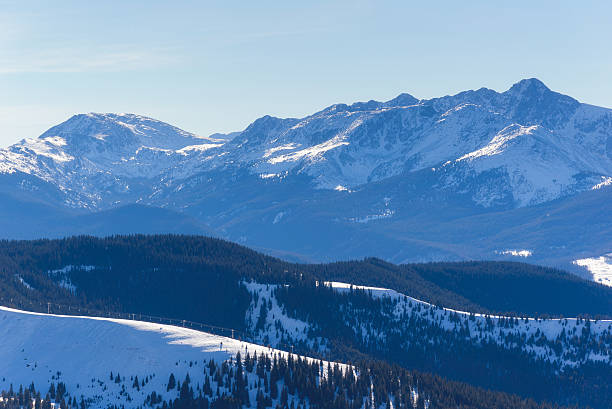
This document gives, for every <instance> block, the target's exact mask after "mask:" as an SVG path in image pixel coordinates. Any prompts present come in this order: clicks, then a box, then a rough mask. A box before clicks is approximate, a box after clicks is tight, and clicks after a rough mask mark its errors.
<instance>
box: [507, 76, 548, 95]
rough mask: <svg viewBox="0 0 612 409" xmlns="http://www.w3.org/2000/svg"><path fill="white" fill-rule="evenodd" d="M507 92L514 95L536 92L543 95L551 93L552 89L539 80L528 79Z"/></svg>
mask: <svg viewBox="0 0 612 409" xmlns="http://www.w3.org/2000/svg"><path fill="white" fill-rule="evenodd" d="M507 92H508V93H512V94H525V93H534V92H535V93H543V92H550V88H548V87H547V86H546V85H545V84H544V83H543V82H542V81H540V80H539V79H537V78H526V79H523V80H520V81H519V82H517V83H516V84H514V85H512V87H511V88H510V89H509V90H508V91H507Z"/></svg>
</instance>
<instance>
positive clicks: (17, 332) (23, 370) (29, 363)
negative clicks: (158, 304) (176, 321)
mask: <svg viewBox="0 0 612 409" xmlns="http://www.w3.org/2000/svg"><path fill="white" fill-rule="evenodd" d="M0 338H1V339H2V343H1V345H0V361H1V362H2V366H1V368H0V389H3V390H8V389H9V386H10V384H13V385H14V387H18V386H19V385H20V384H21V385H24V386H28V385H30V383H32V382H33V383H34V385H35V387H36V389H38V390H41V391H43V392H44V391H46V390H48V388H49V386H50V384H51V383H54V384H56V385H57V384H58V383H59V382H63V383H64V384H65V385H66V387H67V390H68V392H69V394H70V396H71V397H75V398H76V399H77V400H78V401H80V399H81V397H83V398H84V400H85V401H86V402H88V403H89V404H90V405H91V406H90V407H99V408H105V407H109V406H110V405H115V404H118V405H119V406H122V405H123V406H124V407H126V408H129V407H142V406H143V404H144V402H145V399H146V397H147V396H148V395H149V394H151V393H152V392H156V393H157V394H161V395H162V399H163V400H167V399H175V398H176V397H177V396H178V390H176V389H172V390H170V391H167V383H168V380H169V376H170V374H173V375H174V376H175V378H176V379H177V381H180V380H183V379H185V377H186V375H187V374H189V377H190V379H191V382H192V387H193V388H194V390H197V388H198V387H201V386H202V385H203V384H204V376H205V372H206V371H205V370H204V368H205V367H206V365H207V364H208V362H210V361H211V360H214V361H215V362H216V363H217V364H220V363H222V362H224V361H227V360H229V359H230V358H234V357H235V356H236V354H237V353H238V352H240V353H241V354H242V356H243V357H244V356H245V355H246V353H247V351H248V352H249V353H250V354H251V355H252V354H253V353H255V352H257V353H258V354H261V353H263V354H267V355H271V354H281V355H283V356H285V357H286V356H287V353H286V352H282V351H277V350H273V349H270V348H267V347H262V346H258V345H255V344H250V343H246V342H240V341H238V340H235V339H231V338H226V337H221V336H217V335H212V334H208V333H204V332H199V331H195V330H192V329H187V328H181V327H175V326H171V325H163V324H155V323H149V322H141V321H131V320H121V319H110V318H96V317H75V316H58V315H48V314H39V313H30V312H25V311H20V310H14V309H10V308H6V307H0ZM341 367H344V366H341ZM111 372H112V373H113V374H114V375H113V377H116V376H117V375H119V376H120V377H121V380H120V381H119V382H116V381H115V380H111V379H110V376H111V375H110V374H111ZM253 375H254V374H253ZM249 376H250V374H249ZM136 377H138V379H139V381H140V382H142V383H143V384H142V386H139V387H138V388H135V387H133V386H132V385H133V384H134V379H135V378H136ZM145 379H146V382H143V381H145ZM140 382H139V384H140ZM212 382H213V384H212V386H213V388H214V387H215V381H214V379H213V381H212ZM252 382H254V379H249V384H250V383H252ZM221 389H222V391H221V392H223V386H221ZM255 393H256V390H252V391H251V394H252V396H251V397H250V399H251V402H255ZM43 397H44V396H43Z"/></svg>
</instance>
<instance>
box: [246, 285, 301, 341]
mask: <svg viewBox="0 0 612 409" xmlns="http://www.w3.org/2000/svg"><path fill="white" fill-rule="evenodd" d="M244 284H245V285H246V287H247V289H248V290H249V292H250V293H251V294H252V295H257V303H255V302H251V305H250V306H249V308H248V310H247V314H246V322H247V324H248V325H249V327H250V328H251V329H255V326H256V324H257V321H258V318H259V313H260V311H261V307H262V304H263V303H264V302H269V303H271V307H272V308H271V309H270V310H269V311H268V315H267V317H266V322H265V324H264V328H263V329H261V331H260V335H259V336H260V339H259V340H258V342H259V341H261V342H262V343H265V344H276V343H279V342H283V340H284V338H286V337H287V336H290V337H291V338H292V339H294V340H297V341H306V340H307V335H308V334H307V332H306V331H307V329H308V327H309V325H308V324H307V323H306V322H304V321H300V320H297V319H295V318H291V317H289V316H288V315H287V314H286V313H285V312H284V311H283V309H282V308H281V306H280V305H279V304H278V301H277V300H276V297H274V295H273V291H274V290H275V289H276V288H277V287H278V286H277V285H270V284H259V283H256V282H248V283H246V282H245V283H244ZM254 299H255V298H253V300H254ZM277 321H278V322H279V323H280V324H281V325H282V328H283V329H284V330H285V332H286V333H281V332H279V331H278V326H277V325H276V323H277Z"/></svg>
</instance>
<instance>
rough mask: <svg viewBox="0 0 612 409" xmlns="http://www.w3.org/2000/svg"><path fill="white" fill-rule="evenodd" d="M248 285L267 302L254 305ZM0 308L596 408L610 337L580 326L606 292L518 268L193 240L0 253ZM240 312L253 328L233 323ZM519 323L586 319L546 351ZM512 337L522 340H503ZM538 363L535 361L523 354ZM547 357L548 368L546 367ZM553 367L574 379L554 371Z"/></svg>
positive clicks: (74, 244) (60, 244) (134, 240)
mask: <svg viewBox="0 0 612 409" xmlns="http://www.w3.org/2000/svg"><path fill="white" fill-rule="evenodd" d="M322 281H341V282H347V283H352V284H356V285H369V286H376V287H386V288H392V289H395V290H397V291H399V292H400V293H403V294H407V295H409V296H412V297H414V298H416V299H420V300H424V301H427V302H430V303H433V304H435V305H438V306H444V307H450V308H454V309H459V310H465V311H469V312H472V313H484V314H492V313H504V314H509V315H511V316H514V317H515V318H513V319H502V320H498V321H494V322H489V321H491V320H490V319H489V318H487V320H486V325H485V326H484V327H481V326H480V324H478V325H477V326H474V325H473V322H472V321H473V318H474V317H473V314H472V315H469V316H468V315H464V316H458V315H457V314H451V315H449V316H447V317H446V318H442V317H441V316H440V315H439V314H438V313H439V312H441V311H443V310H442V309H441V308H438V307H431V308H430V307H427V308H425V307H422V306H416V307H415V309H412V306H411V307H407V304H401V305H399V306H398V304H397V302H396V303H395V304H394V303H393V302H392V301H386V300H381V299H373V298H372V297H371V295H368V294H362V293H361V292H353V291H351V292H350V293H349V294H344V295H343V294H337V293H336V292H335V291H333V290H331V289H329V288H327V287H325V286H321V285H320V284H321V282H322ZM252 283H259V284H258V285H263V286H264V287H266V285H267V286H268V287H269V289H268V290H266V291H267V292H265V293H262V292H260V293H256V292H255V293H254V292H253V285H252ZM258 299H261V300H262V302H260V303H259V304H258ZM313 301H314V302H313ZM0 302H2V303H4V304H5V305H11V306H18V307H21V308H24V309H35V310H42V311H46V308H47V306H46V304H45V303H46V302H54V303H58V304H63V305H65V306H66V305H68V306H72V307H81V308H84V307H87V308H93V309H97V310H101V311H107V312H111V311H112V312H129V313H142V314H149V315H156V316H161V317H166V318H177V319H183V320H191V321H196V322H201V323H205V324H208V325H216V326H221V327H226V328H233V329H236V330H239V331H241V332H243V333H245V334H249V336H251V340H253V341H261V343H264V344H266V345H268V344H270V345H276V346H278V347H282V345H287V344H289V345H295V347H296V351H299V352H301V353H304V354H310V355H312V356H317V357H324V358H329V359H332V360H342V361H353V362H354V361H355V360H371V359H376V360H378V361H377V362H380V363H381V364H383V363H385V362H386V363H385V365H386V364H387V363H388V364H399V365H401V366H402V367H404V368H407V369H416V370H420V371H422V372H426V373H435V374H438V375H442V376H445V377H447V378H450V379H453V380H456V381H460V382H468V383H470V384H472V385H478V386H481V387H486V388H490V389H496V390H503V391H505V392H510V393H518V394H520V395H521V396H522V397H524V398H535V399H537V400H538V401H553V402H556V403H558V404H563V405H565V404H580V405H592V406H593V407H595V408H598V409H599V408H602V409H603V408H606V407H607V405H609V404H612V401H610V399H609V396H611V395H610V394H609V392H610V387H609V386H608V385H610V384H612V379H611V378H610V371H609V365H610V362H609V358H605V357H609V356H610V345H611V344H612V331H611V330H610V328H604V327H601V325H600V324H601V323H600V324H597V321H593V322H594V324H593V327H596V326H597V325H599V327H598V328H599V330H598V331H599V332H598V333H595V332H594V330H592V329H591V321H590V320H589V319H591V320H592V319H601V318H604V317H610V316H612V289H610V288H608V287H605V286H602V285H599V284H596V283H592V282H588V281H585V280H582V279H580V278H578V277H576V276H574V275H571V274H569V273H565V272H563V271H559V270H554V269H550V268H543V267H537V266H531V265H528V264H522V263H509V262H465V263H430V264H407V265H399V266H398V265H393V264H390V263H386V262H384V261H381V260H378V259H364V260H362V261H352V262H338V263H331V264H312V265H309V264H295V263H288V262H285V261H282V260H280V259H277V258H274V257H270V256H266V255H263V254H261V253H258V252H255V251H253V250H250V249H248V248H245V247H243V246H240V245H237V244H234V243H230V242H227V241H223V240H218V239H211V238H205V237H199V236H176V235H159V236H142V235H136V236H113V237H108V238H94V237H89V236H84V237H72V238H66V239H60V240H36V241H2V242H0ZM273 303H277V306H276V307H273ZM254 306H256V307H254ZM275 308H276V309H275ZM398 308H399V310H398ZM416 308H418V310H417V309H416ZM254 309H256V311H254V312H255V316H254V317H253V318H254V321H253V320H249V319H246V318H245V317H246V316H247V315H249V314H250V313H251V312H252V311H253V310H254ZM73 311H74V310H73ZM275 311H276V312H275ZM397 311H400V313H399V315H398V314H397V313H396V312H397ZM52 312H53V311H52ZM56 312H62V313H66V312H67V311H66V310H62V311H56ZM274 314H281V315H283V314H285V316H286V317H289V318H290V319H297V320H300V321H301V322H304V323H306V324H307V331H306V330H305V331H304V334H306V335H307V336H308V338H307V339H308V340H310V341H304V339H303V338H300V337H299V334H297V335H296V334H295V333H294V334H290V333H289V332H287V328H285V327H284V324H283V322H282V320H281V317H279V316H275V315H274ZM525 316H538V317H550V316H564V317H568V316H569V317H572V316H581V317H583V318H585V317H586V318H588V319H587V320H584V319H582V320H579V321H578V322H579V323H578V324H575V325H574V324H572V325H573V326H572V325H570V326H567V328H565V324H563V325H564V329H563V332H562V333H561V334H559V335H558V336H556V337H552V338H547V337H546V336H544V333H543V332H541V331H540V330H538V331H537V333H535V332H529V331H531V330H529V329H528V328H527V327H525V325H527V324H524V323H523V319H520V318H521V317H525ZM266 320H267V321H266ZM480 321H483V322H484V319H482V320H480ZM532 321H533V320H532ZM537 321H538V322H540V321H539V320H537ZM524 322H525V323H526V322H527V320H524ZM449 323H452V325H451V324H449ZM448 325H451V326H452V328H450V329H449V328H448ZM530 325H531V324H530ZM361 326H362V328H363V330H361V331H357V330H356V329H357V328H360V327H361ZM600 327H601V328H600ZM513 329H517V330H519V329H520V331H522V332H520V331H519V333H516V334H515V333H511V332H512V330H513ZM376 337H380V339H377V338H376ZM312 340H315V341H314V342H311V341H312ZM523 347H525V348H526V349H525V348H523ZM538 350H544V351H548V352H547V354H548V355H546V354H545V355H544V356H540V355H537V354H536V353H535V352H534V351H538ZM590 354H600V355H601V356H603V357H604V358H603V359H604V361H602V362H593V360H592V359H590V358H589V356H590ZM554 357H557V358H559V361H555V362H553V361H551V359H552V358H554ZM605 359H608V361H605ZM565 361H568V362H573V363H574V364H573V365H576V366H573V367H567V368H564V367H563V365H564V364H563V362H565ZM432 379H433V378H432ZM436 379H437V378H436ZM550 379H554V382H550V381H549V380H550ZM432 382H433V381H432ZM440 382H448V381H440ZM444 385H445V386H444V387H445V388H451V389H453V388H458V387H459V386H452V387H451V386H448V385H451V384H450V383H444ZM453 385H463V384H453ZM470 391H471V392H469V393H470V394H472V393H475V392H473V391H472V390H470ZM476 395H478V393H476ZM476 395H474V396H476ZM466 399H467V398H466ZM478 399H480V398H478ZM211 404H212V403H211ZM472 404H473V402H472V401H470V400H469V399H467V400H466V401H465V402H464V404H463V407H489V406H486V405H485V406H470V405H472ZM448 407H453V406H452V404H449V406H448ZM494 407H508V406H504V405H500V406H494ZM510 407H512V406H510ZM534 407H535V406H534Z"/></svg>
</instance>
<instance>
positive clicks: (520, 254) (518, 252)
mask: <svg viewBox="0 0 612 409" xmlns="http://www.w3.org/2000/svg"><path fill="white" fill-rule="evenodd" d="M495 254H500V255H502V256H514V257H524V258H527V257H530V256H531V255H532V254H533V252H532V251H531V250H525V249H523V250H516V249H513V250H500V251H496V252H495Z"/></svg>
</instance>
